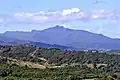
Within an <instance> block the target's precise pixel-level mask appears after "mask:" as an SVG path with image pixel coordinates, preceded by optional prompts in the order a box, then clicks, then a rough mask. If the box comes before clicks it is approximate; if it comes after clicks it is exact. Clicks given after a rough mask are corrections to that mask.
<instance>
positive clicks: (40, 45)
mask: <svg viewBox="0 0 120 80" xmlns="http://www.w3.org/2000/svg"><path fill="white" fill-rule="evenodd" d="M0 38H1V37H0ZM0 45H32V46H37V47H41V48H57V49H60V50H73V49H74V48H72V47H67V46H62V45H57V44H53V45H52V44H46V43H41V42H33V41H24V40H14V39H13V41H6V40H5V42H4V41H0Z"/></svg>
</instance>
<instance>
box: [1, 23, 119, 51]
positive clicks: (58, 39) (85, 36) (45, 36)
mask: <svg viewBox="0 0 120 80" xmlns="http://www.w3.org/2000/svg"><path fill="white" fill-rule="evenodd" d="M1 35H3V36H6V37H11V38H16V39H20V40H30V41H34V42H42V43H47V44H58V45H64V46H70V47H74V48H77V49H87V48H90V49H98V48H99V49H120V40H119V39H113V38H109V37H106V36H104V35H102V34H95V33H91V32H88V31H84V30H73V29H68V28H64V26H59V25H56V26H55V27H52V28H48V29H45V30H41V31H37V30H33V31H31V32H22V31H21V32H19V31H16V32H14V31H11V32H9V31H8V32H6V33H4V34H1Z"/></svg>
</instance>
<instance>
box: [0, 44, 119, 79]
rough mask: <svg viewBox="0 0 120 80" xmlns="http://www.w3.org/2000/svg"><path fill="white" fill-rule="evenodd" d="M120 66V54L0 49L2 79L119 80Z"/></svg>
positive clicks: (13, 48) (29, 47) (51, 49)
mask: <svg viewBox="0 0 120 80" xmlns="http://www.w3.org/2000/svg"><path fill="white" fill-rule="evenodd" d="M119 63H120V55H117V54H106V53H98V52H84V51H67V50H66V51H61V50H59V49H56V48H49V49H48V48H39V47H33V46H28V45H17V46H0V79H2V80H6V79H13V80H16V79H22V80H24V79H32V80H39V79H44V80H51V79H52V80H61V79H62V80H85V79H86V80H87V79H93V80H112V79H113V80H114V79H118V80H119V79H120V76H119V74H120V64H119ZM34 68H35V69H34Z"/></svg>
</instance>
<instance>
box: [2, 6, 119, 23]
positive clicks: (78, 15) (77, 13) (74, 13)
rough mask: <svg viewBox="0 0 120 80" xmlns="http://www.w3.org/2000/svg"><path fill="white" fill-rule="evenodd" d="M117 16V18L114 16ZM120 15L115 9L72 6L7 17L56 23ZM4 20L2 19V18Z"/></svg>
mask: <svg viewBox="0 0 120 80" xmlns="http://www.w3.org/2000/svg"><path fill="white" fill-rule="evenodd" d="M114 17H117V18H114ZM118 18H119V16H118V14H117V12H115V11H105V10H104V9H100V10H93V11H91V12H89V13H88V12H85V11H82V10H80V9H79V8H72V9H67V10H62V11H55V12H44V11H40V12H37V13H32V12H20V13H14V14H13V15H11V16H10V17H7V18H6V20H7V22H12V23H15V22H20V23H38V24H45V23H56V22H69V21H75V20H80V21H84V22H86V21H92V20H106V19H111V20H118ZM0 22H2V20H0Z"/></svg>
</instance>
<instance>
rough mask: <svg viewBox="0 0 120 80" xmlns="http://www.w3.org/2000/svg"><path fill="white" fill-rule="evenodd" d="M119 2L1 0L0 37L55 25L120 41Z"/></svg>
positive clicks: (109, 0) (99, 0)
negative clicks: (4, 33)
mask: <svg viewBox="0 0 120 80" xmlns="http://www.w3.org/2000/svg"><path fill="white" fill-rule="evenodd" d="M119 8H120V0H0V33H3V32H6V31H31V30H43V29H46V28H49V27H54V26H55V25H63V26H64V27H67V28H71V29H80V30H86V31H90V32H93V33H98V34H103V35H105V36H109V37H112V38H120V23H119V21H120V9H119Z"/></svg>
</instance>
